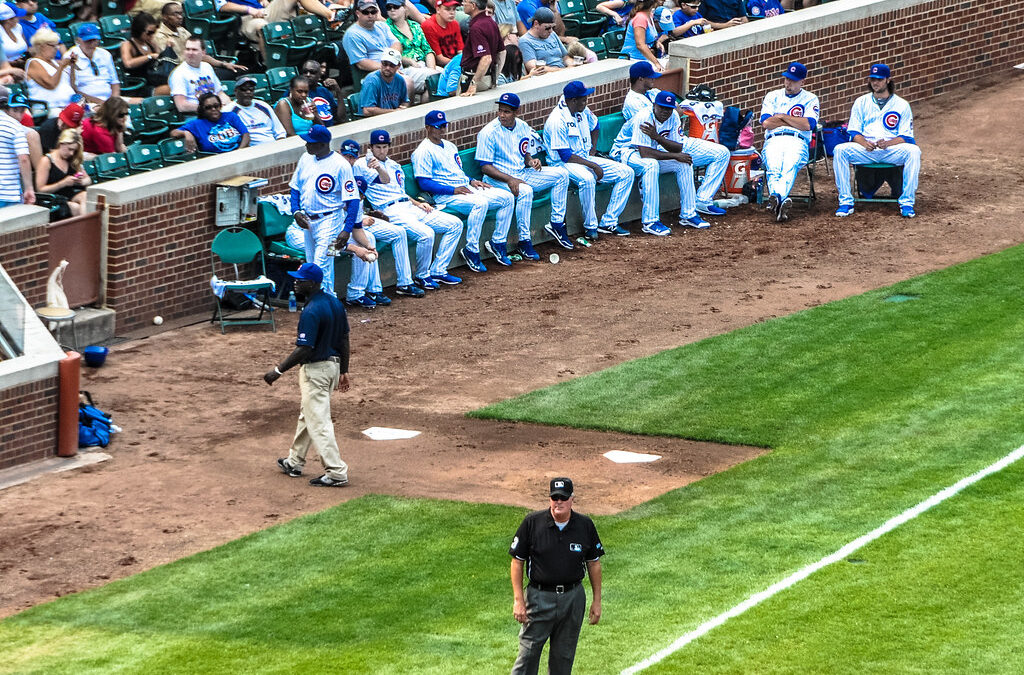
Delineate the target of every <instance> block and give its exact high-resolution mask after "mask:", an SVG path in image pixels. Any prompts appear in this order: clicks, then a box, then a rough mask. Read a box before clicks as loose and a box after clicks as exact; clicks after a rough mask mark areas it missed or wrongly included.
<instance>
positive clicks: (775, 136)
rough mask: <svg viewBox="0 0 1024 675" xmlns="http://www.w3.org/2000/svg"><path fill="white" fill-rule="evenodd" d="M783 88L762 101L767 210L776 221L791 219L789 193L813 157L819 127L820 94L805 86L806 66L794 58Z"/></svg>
mask: <svg viewBox="0 0 1024 675" xmlns="http://www.w3.org/2000/svg"><path fill="white" fill-rule="evenodd" d="M782 77H784V78H786V82H785V86H784V87H783V88H782V89H776V90H775V91H770V92H768V95H767V96H765V97H764V102H763V103H762V104H761V118H760V119H761V126H762V127H764V148H763V149H762V154H763V155H764V166H765V175H766V178H767V181H768V210H769V211H771V212H772V213H773V214H774V215H775V222H777V223H784V222H786V221H787V220H789V208H790V207H791V206H792V205H793V200H792V199H790V197H789V193H790V191H791V190H792V189H793V183H794V182H796V176H797V174H798V173H799V172H800V167H802V166H803V165H804V164H806V163H807V158H808V157H809V156H810V143H811V134H813V133H814V130H815V129H816V128H817V126H818V97H817V96H815V95H814V94H812V93H811V92H809V91H807V90H806V89H804V88H803V85H804V80H805V79H807V67H806V66H805V65H804V64H802V63H799V62H797V61H794V62H793V63H791V64H789V65H788V66H787V67H786V70H785V71H783V73H782Z"/></svg>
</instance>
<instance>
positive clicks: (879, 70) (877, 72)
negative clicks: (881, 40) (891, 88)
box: [868, 63, 889, 80]
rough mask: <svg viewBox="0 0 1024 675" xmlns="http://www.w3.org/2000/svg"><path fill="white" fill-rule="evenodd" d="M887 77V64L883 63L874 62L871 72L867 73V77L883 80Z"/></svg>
mask: <svg viewBox="0 0 1024 675" xmlns="http://www.w3.org/2000/svg"><path fill="white" fill-rule="evenodd" d="M888 77H889V66H887V65H885V64H884V63H876V64H875V65H873V66H871V72H870V73H868V78H869V79H874V80H884V79H886V78H888Z"/></svg>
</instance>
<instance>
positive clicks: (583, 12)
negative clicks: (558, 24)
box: [558, 0, 608, 38]
mask: <svg viewBox="0 0 1024 675" xmlns="http://www.w3.org/2000/svg"><path fill="white" fill-rule="evenodd" d="M594 6H595V7H596V4H595V5H594ZM558 11H559V13H560V14H561V15H562V20H563V21H564V20H565V19H566V18H569V19H572V20H574V21H578V22H579V37H581V38H583V37H597V36H599V35H601V31H602V30H603V29H604V27H605V26H606V25H607V23H608V17H606V16H605V15H603V14H594V13H591V12H590V11H588V8H587V3H586V2H584V0H558ZM566 31H568V27H566Z"/></svg>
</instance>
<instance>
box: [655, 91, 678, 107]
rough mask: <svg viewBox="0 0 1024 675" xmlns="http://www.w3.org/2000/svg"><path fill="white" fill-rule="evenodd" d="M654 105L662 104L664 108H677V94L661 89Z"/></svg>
mask: <svg viewBox="0 0 1024 675" xmlns="http://www.w3.org/2000/svg"><path fill="white" fill-rule="evenodd" d="M654 105H660V106H661V107H662V108H675V107H676V95H675V94H673V93H672V92H670V91H659V92H658V95H657V96H655V97H654Z"/></svg>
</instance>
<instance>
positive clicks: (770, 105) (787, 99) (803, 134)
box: [760, 89, 818, 143]
mask: <svg viewBox="0 0 1024 675" xmlns="http://www.w3.org/2000/svg"><path fill="white" fill-rule="evenodd" d="M780 113H781V114H784V115H792V116H794V117H806V118H807V119H809V120H814V122H815V124H817V122H818V97H817V96H815V95H814V94H812V93H811V92H809V91H807V90H806V89H801V90H800V93H799V94H797V95H796V96H787V95H786V90H785V89H776V90H775V91H770V92H768V95H767V96H765V97H764V102H763V103H762V104H761V118H760V119H761V120H762V121H764V119H765V118H766V116H767V117H771V116H772V115H778V114H780ZM786 128H789V127H786ZM775 131H777V130H776V129H772V130H771V131H767V132H765V135H764V136H765V138H771V137H772V136H773V134H774V132H775ZM796 132H797V133H798V134H800V138H802V139H804V140H805V141H807V142H808V143H810V142H811V132H810V131H801V130H799V129H797V130H796Z"/></svg>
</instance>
